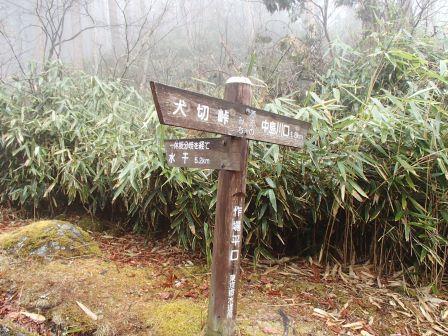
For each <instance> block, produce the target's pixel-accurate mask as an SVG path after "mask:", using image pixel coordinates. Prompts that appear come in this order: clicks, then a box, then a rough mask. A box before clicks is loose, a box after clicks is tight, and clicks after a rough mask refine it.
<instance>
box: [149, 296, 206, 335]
mask: <svg viewBox="0 0 448 336" xmlns="http://www.w3.org/2000/svg"><path fill="white" fill-rule="evenodd" d="M205 318H206V313H205V310H204V307H202V306H201V305H199V304H198V303H195V302H193V301H190V300H179V301H174V302H170V303H166V304H161V305H159V306H158V307H156V308H155V309H154V311H152V313H151V316H149V319H150V320H151V322H152V324H153V328H154V331H155V335H157V336H197V335H199V334H200V332H201V330H202V328H203V325H204V323H205Z"/></svg>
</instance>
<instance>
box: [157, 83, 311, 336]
mask: <svg viewBox="0 0 448 336" xmlns="http://www.w3.org/2000/svg"><path fill="white" fill-rule="evenodd" d="M251 85H252V84H251V82H250V80H249V79H247V78H244V77H232V78H230V79H229V80H228V81H227V83H226V88H225V93H224V100H222V99H217V98H213V97H209V96H205V95H201V94H198V93H194V92H190V91H185V90H182V89H178V88H175V87H171V86H167V85H163V84H160V83H155V82H151V90H152V94H153V97H154V102H155V105H156V109H157V115H158V117H159V120H160V122H161V123H162V124H166V125H171V126H177V127H183V128H189V129H195V130H200V131H206V132H211V133H218V134H222V135H223V136H222V137H221V138H211V139H210V138H209V139H184V140H167V141H166V142H165V150H166V153H167V160H168V164H169V165H170V166H174V167H191V168H207V169H219V176H218V195H217V201H216V218H215V229H214V240H213V261H212V279H211V286H210V298H209V308H208V320H207V331H206V335H208V336H212V335H224V336H231V335H234V330H235V317H236V309H237V293H238V278H239V268H240V255H241V246H242V236H243V217H244V208H245V203H244V200H245V194H246V171H247V159H248V140H258V141H265V142H270V143H275V144H279V145H286V146H291V147H303V143H304V140H305V137H306V135H307V132H308V129H309V124H308V123H306V122H303V121H300V120H296V119H293V118H288V117H284V116H280V115H277V114H274V113H271V112H267V111H263V110H260V109H256V108H253V107H251V106H249V105H250V103H251V100H252V89H251Z"/></svg>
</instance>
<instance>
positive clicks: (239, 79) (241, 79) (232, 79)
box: [226, 77, 252, 85]
mask: <svg viewBox="0 0 448 336" xmlns="http://www.w3.org/2000/svg"><path fill="white" fill-rule="evenodd" d="M232 83H241V84H248V85H252V82H251V81H250V79H249V78H247V77H230V78H229V79H228V80H227V81H226V84H232Z"/></svg>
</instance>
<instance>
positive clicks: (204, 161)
mask: <svg viewBox="0 0 448 336" xmlns="http://www.w3.org/2000/svg"><path fill="white" fill-rule="evenodd" d="M165 152H166V157H167V161H168V165H169V166H172V167H189V168H205V169H225V170H235V171H239V170H241V153H240V151H239V146H238V141H236V140H232V139H222V138H221V139H220V138H211V139H204V138H201V139H184V140H166V141H165Z"/></svg>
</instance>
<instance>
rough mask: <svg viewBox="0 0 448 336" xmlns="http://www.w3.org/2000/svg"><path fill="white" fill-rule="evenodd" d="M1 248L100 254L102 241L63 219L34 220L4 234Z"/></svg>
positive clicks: (29, 252)
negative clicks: (99, 243) (97, 240)
mask: <svg viewBox="0 0 448 336" xmlns="http://www.w3.org/2000/svg"><path fill="white" fill-rule="evenodd" d="M0 250H6V251H8V252H10V253H13V254H15V255H17V256H22V257H28V256H35V257H40V258H44V259H52V258H54V257H74V256H85V255H99V254H100V249H99V247H98V245H97V244H96V243H95V241H94V240H93V239H92V237H90V235H89V234H88V233H87V232H85V231H84V230H82V229H81V228H79V227H77V226H75V225H73V224H71V223H69V222H64V221H59V220H46V221H39V222H34V223H32V224H29V225H27V226H24V227H21V228H18V229H16V230H13V231H10V232H6V233H3V234H1V235H0Z"/></svg>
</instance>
